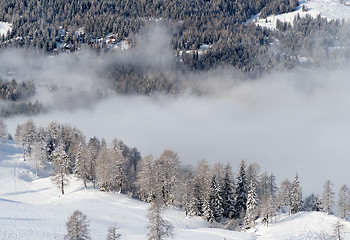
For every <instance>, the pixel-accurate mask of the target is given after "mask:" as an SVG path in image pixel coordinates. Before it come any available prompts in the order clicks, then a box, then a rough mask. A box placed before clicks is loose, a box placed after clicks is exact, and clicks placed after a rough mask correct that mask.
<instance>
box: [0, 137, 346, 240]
mask: <svg viewBox="0 0 350 240" xmlns="http://www.w3.org/2000/svg"><path fill="white" fill-rule="evenodd" d="M29 162H30V161H25V162H24V161H23V159H22V154H21V149H18V148H16V147H15V144H14V142H10V143H8V144H7V145H6V147H5V148H4V151H2V152H1V154H0V174H1V178H2V181H1V182H0V201H1V205H0V206H1V210H0V212H1V217H0V225H1V226H2V231H1V232H0V239H63V237H64V234H65V233H66V229H65V223H66V221H67V219H68V217H69V216H70V215H71V214H72V212H73V211H74V210H80V211H82V212H83V213H85V214H86V215H87V217H88V219H89V220H90V229H91V235H92V239H104V238H105V235H106V231H107V228H108V227H109V226H111V225H116V226H117V227H118V228H119V230H118V231H119V232H120V233H121V234H122V235H123V236H122V239H133V240H137V239H145V235H146V234H147V230H146V229H145V226H146V224H147V220H146V217H145V215H146V212H147V208H148V207H149V205H148V204H146V203H143V202H141V201H138V200H135V199H131V198H129V197H127V196H124V195H120V194H117V193H102V192H99V191H98V190H94V189H91V188H90V189H83V187H82V183H81V182H80V181H78V180H76V179H75V178H74V177H72V178H71V179H70V182H71V184H70V187H69V188H68V189H67V191H66V194H65V195H63V196H61V195H60V191H59V190H58V189H57V188H56V186H54V185H53V184H52V182H51V180H50V177H49V174H48V172H45V171H42V172H41V175H42V176H43V177H41V178H38V177H36V176H35V174H33V172H32V170H31V168H30V164H29ZM165 218H166V219H167V220H169V221H170V222H171V223H172V224H173V225H174V232H175V239H182V240H186V239H191V240H194V239H206V240H215V239H218V240H219V239H227V240H229V239H230V240H233V239H246V240H250V239H331V237H330V236H331V235H332V234H333V225H334V223H335V222H336V221H337V218H336V217H335V216H329V215H326V214H324V213H317V212H304V213H299V214H296V215H293V216H290V217H286V218H284V219H283V217H277V218H276V220H278V221H277V223H272V224H271V225H270V226H269V227H268V228H267V227H266V226H264V225H259V224H258V225H257V227H256V230H255V229H253V230H250V231H248V232H233V231H227V230H222V229H215V228H209V226H208V223H207V222H206V221H204V220H202V219H201V218H198V217H185V216H184V213H183V212H182V211H180V210H176V209H168V210H167V211H166V213H165ZM343 230H344V232H347V234H348V235H344V236H345V237H347V238H349V237H350V234H349V233H350V223H349V222H346V223H344V229H343Z"/></svg>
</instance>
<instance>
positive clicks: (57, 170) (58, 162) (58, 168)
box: [51, 144, 70, 194]
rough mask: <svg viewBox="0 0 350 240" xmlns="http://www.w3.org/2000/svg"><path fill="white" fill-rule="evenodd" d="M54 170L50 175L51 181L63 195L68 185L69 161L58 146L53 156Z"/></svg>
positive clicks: (60, 146)
mask: <svg viewBox="0 0 350 240" xmlns="http://www.w3.org/2000/svg"><path fill="white" fill-rule="evenodd" d="M53 155H54V156H53V161H54V169H53V173H52V177H51V179H52V181H53V182H54V183H55V184H56V185H57V186H58V187H59V188H60V190H61V192H62V194H64V188H65V186H67V185H68V184H69V181H68V178H67V176H68V174H69V172H70V161H69V157H68V155H67V153H66V152H65V151H64V149H63V145H62V144H60V145H59V146H58V148H57V149H56V150H55V152H54V154H53Z"/></svg>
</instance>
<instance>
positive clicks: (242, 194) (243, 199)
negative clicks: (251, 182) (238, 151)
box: [234, 160, 249, 219]
mask: <svg viewBox="0 0 350 240" xmlns="http://www.w3.org/2000/svg"><path fill="white" fill-rule="evenodd" d="M236 184H237V186H236V192H235V195H236V199H235V214H234V218H235V219H238V218H240V216H241V215H243V216H244V214H245V211H246V210H247V199H248V188H249V186H248V185H247V178H246V175H245V162H244V161H243V160H242V161H241V164H240V166H239V173H238V176H237V183H236Z"/></svg>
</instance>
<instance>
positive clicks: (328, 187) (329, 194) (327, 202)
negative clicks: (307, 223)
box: [321, 180, 334, 214]
mask: <svg viewBox="0 0 350 240" xmlns="http://www.w3.org/2000/svg"><path fill="white" fill-rule="evenodd" d="M332 186H333V183H332V182H331V181H330V180H327V181H326V182H325V184H324V185H323V193H322V197H321V209H322V212H325V213H328V214H331V213H332V207H333V204H334V192H333V191H332Z"/></svg>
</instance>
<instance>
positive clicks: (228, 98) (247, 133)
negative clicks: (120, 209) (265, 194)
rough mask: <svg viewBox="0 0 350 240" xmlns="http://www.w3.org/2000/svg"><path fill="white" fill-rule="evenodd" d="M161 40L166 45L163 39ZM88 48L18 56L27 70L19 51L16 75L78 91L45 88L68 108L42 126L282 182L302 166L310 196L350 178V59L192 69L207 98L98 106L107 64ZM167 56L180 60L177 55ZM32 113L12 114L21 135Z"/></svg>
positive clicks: (128, 100)
mask: <svg viewBox="0 0 350 240" xmlns="http://www.w3.org/2000/svg"><path fill="white" fill-rule="evenodd" d="M156 32H157V31H156ZM158 33H159V31H158ZM151 35H152V34H151ZM158 37H159V38H162V35H161V34H160V35H159V36H158ZM162 39H167V35H166V34H165V35H164V38H162ZM148 40H149V39H148ZM151 42H154V40H152V41H151ZM160 42H161V43H162V44H161V45H162V49H161V50H164V42H163V41H160ZM148 46H151V47H153V48H155V49H149V51H146V54H144V55H142V54H141V56H140V58H142V56H143V57H145V58H144V59H147V58H149V57H150V55H149V54H150V53H152V52H157V44H154V43H153V44H147V39H146V40H145V44H144V47H145V48H147V47H148ZM151 50H153V51H151ZM159 51H160V50H159ZM84 54H85V55H84ZM84 54H82V55H83V56H84V58H82V57H79V56H81V55H69V56H68V55H67V56H62V57H61V56H59V57H56V58H54V59H50V60H49V61H51V63H47V62H46V61H45V60H43V58H42V57H41V58H40V59H41V60H40V61H41V62H40V61H39V62H40V64H41V66H38V67H39V68H40V71H38V72H35V71H33V70H32V68H31V67H30V66H31V64H32V62H31V61H29V60H28V61H29V63H28V62H23V61H25V60H23V59H22V58H19V60H18V61H20V62H21V64H22V65H23V66H25V68H22V67H21V66H19V65H18V64H17V63H16V59H17V58H18V57H17V56H18V54H17V53H16V54H13V53H11V56H13V57H12V58H13V60H11V61H14V64H13V65H14V66H17V69H16V71H17V72H22V74H23V73H25V72H26V71H28V73H31V74H33V75H32V77H38V76H40V80H41V83H43V82H45V81H43V79H45V77H46V78H47V79H48V81H53V82H54V84H57V85H59V84H60V81H62V83H65V84H68V85H69V84H71V88H72V89H73V90H72V91H73V93H74V94H69V93H68V94H67V92H61V94H62V95H59V96H58V97H57V96H56V97H54V98H52V96H51V95H50V92H48V91H47V90H45V89H46V88H45V87H42V88H40V87H39V95H38V96H36V97H37V98H38V99H39V100H40V101H41V102H43V103H44V104H45V105H47V106H52V107H55V103H56V101H57V104H58V105H60V107H58V108H54V109H55V110H52V111H50V112H48V113H45V114H41V115H38V116H35V117H33V120H34V122H35V123H36V124H37V125H39V126H47V125H48V123H49V122H51V121H57V122H60V123H69V124H71V125H73V126H75V127H77V128H79V129H81V130H82V131H83V132H84V134H85V135H86V136H87V137H88V138H89V137H93V136H97V137H99V138H102V137H104V138H106V140H107V141H108V142H110V141H111V140H112V139H113V138H114V137H116V138H118V139H121V140H122V141H124V142H125V143H126V144H128V145H130V146H135V147H137V148H138V149H139V151H140V152H141V154H142V155H143V156H144V155H146V154H149V153H152V154H154V155H159V154H160V153H161V152H162V151H163V150H164V149H172V150H174V151H176V152H177V153H178V154H179V156H180V160H181V162H182V163H184V164H187V163H190V164H193V165H195V164H196V162H197V161H199V160H201V159H203V158H205V159H207V160H208V161H209V162H210V163H211V164H213V163H215V162H218V161H220V162H222V163H227V162H230V163H231V165H232V167H233V168H234V169H235V171H236V170H237V167H238V165H239V162H240V161H241V160H242V159H244V160H246V161H247V162H248V163H253V162H256V163H258V164H259V165H260V166H261V168H262V171H265V170H266V171H268V172H269V173H271V172H272V173H274V174H275V175H276V176H277V180H278V184H279V182H280V181H281V180H283V179H285V178H289V179H290V180H292V179H293V178H294V175H295V173H296V172H298V173H299V175H300V181H301V184H302V187H303V188H304V192H305V193H306V194H310V193H311V192H315V193H321V191H322V186H323V184H324V182H325V181H326V180H328V179H330V180H331V181H333V182H334V183H335V184H336V188H337V189H338V188H339V187H340V186H341V185H342V184H349V183H350V174H349V171H350V170H349V169H350V161H349V160H350V147H349V146H350V111H349V110H350V95H349V90H350V82H349V78H348V76H350V71H349V64H348V65H345V66H341V67H339V68H338V69H334V70H330V69H328V70H325V69H323V70H322V69H298V70H295V71H293V72H281V73H274V74H270V75H268V76H265V77H263V78H261V79H257V80H245V81H243V80H238V79H237V78H236V77H235V76H236V74H234V73H232V72H231V71H228V70H222V72H218V71H216V72H215V71H213V72H211V73H208V75H206V76H203V74H202V75H196V74H193V75H191V76H185V78H188V79H189V80H188V81H193V82H195V84H194V85H200V87H201V88H202V90H203V88H206V89H207V94H204V95H201V96H198V95H195V94H191V93H190V92H191V91H188V93H187V92H186V93H183V94H180V95H179V96H175V97H174V96H164V95H158V96H150V97H146V96H109V97H106V98H103V99H100V100H99V101H97V103H95V104H90V103H91V102H94V101H96V99H95V98H94V96H93V97H91V98H90V97H86V95H89V93H91V94H93V91H92V90H91V89H94V87H95V86H96V83H99V81H103V80H100V79H98V78H97V77H96V76H97V75H96V72H95V69H97V66H98V64H99V63H98V62H100V63H101V61H102V63H103V61H106V60H105V59H104V60H101V61H97V60H96V58H95V57H96V56H94V55H92V54H88V53H84ZM117 55H118V54H117ZM135 56H138V55H137V54H136V53H135V52H134V53H131V57H130V56H128V57H125V58H123V59H127V61H132V60H133V57H135ZM75 58H76V59H75ZM44 59H45V58H44ZM56 59H57V60H56ZM82 59H85V60H82ZM116 59H118V58H117V57H116ZM0 61H4V60H1V59H0ZM115 61H119V60H115ZM163 62H166V64H167V65H168V66H169V65H171V61H170V60H167V61H163ZM67 63H68V64H67ZM32 65H33V64H32ZM96 65H97V66H96ZM0 66H4V65H0ZM42 66H45V68H43V67H42ZM11 67H13V66H9V67H8V69H10V68H11ZM23 69H24V70H23ZM45 69H48V70H45ZM1 70H2V71H3V72H4V71H6V70H4V68H2V69H1ZM22 70H23V71H22ZM69 70H70V71H69ZM53 73H54V74H56V75H54V76H52V74H53ZM69 73H70V74H69ZM61 74H62V75H61ZM62 76H63V77H62ZM64 79H66V81H65V80H64ZM67 79H68V80H67ZM193 79H195V80H193ZM200 79H205V81H204V82H205V83H204V82H202V83H200ZM219 83H220V84H219ZM214 85H215V87H214ZM81 86H84V87H89V86H90V87H91V89H90V90H87V91H86V92H83V93H84V94H81V95H79V94H78V97H76V93H79V91H80V90H79V91H77V90H76V89H81V88H80V87H81ZM211 86H212V87H211ZM218 86H219V87H218ZM74 89H75V90H74ZM212 89H215V90H212ZM44 90H45V91H44ZM82 96H84V97H82ZM46 99H47V101H46V102H45V100H46ZM67 99H68V101H66V100H67ZM93 99H94V100H93ZM86 101H88V105H89V107H88V108H86V107H83V108H77V107H75V108H69V107H68V109H65V108H64V106H67V105H68V106H70V105H72V104H73V105H76V104H75V102H79V104H77V105H76V106H79V105H84V103H86ZM26 119H27V118H26V117H23V116H21V117H14V118H11V119H8V120H7V125H8V127H9V129H10V130H11V131H12V133H14V129H15V128H16V126H17V124H18V123H23V122H24V121H26Z"/></svg>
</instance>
